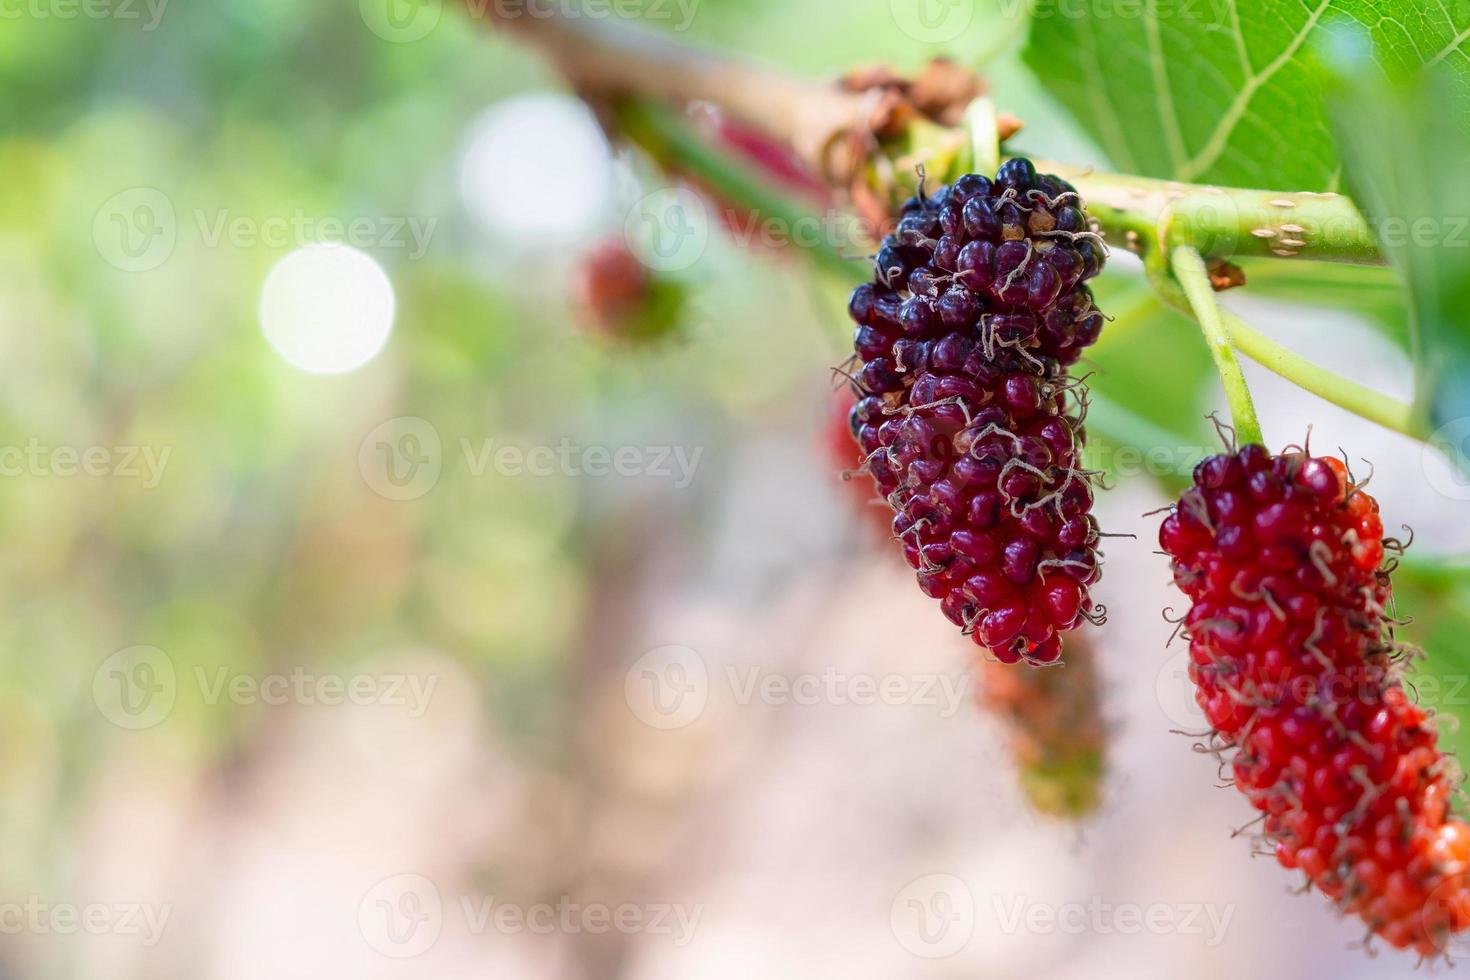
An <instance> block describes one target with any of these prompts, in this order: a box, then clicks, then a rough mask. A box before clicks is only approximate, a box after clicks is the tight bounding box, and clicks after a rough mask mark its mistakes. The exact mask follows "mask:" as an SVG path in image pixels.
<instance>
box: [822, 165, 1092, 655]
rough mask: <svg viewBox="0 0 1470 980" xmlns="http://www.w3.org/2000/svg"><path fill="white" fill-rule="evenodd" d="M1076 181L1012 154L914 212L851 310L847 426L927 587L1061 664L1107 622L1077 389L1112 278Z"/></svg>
mask: <svg viewBox="0 0 1470 980" xmlns="http://www.w3.org/2000/svg"><path fill="white" fill-rule="evenodd" d="M1102 262H1103V250H1102V246H1101V244H1100V242H1099V240H1098V237H1097V235H1096V234H1094V233H1093V232H1091V231H1089V230H1088V223H1087V218H1086V215H1085V213H1084V212H1083V210H1082V202H1081V200H1080V199H1079V198H1078V196H1077V192H1076V190H1075V189H1074V188H1072V186H1071V185H1070V184H1067V183H1066V182H1064V181H1062V180H1059V179H1058V178H1056V177H1051V176H1038V175H1037V174H1036V171H1035V169H1034V168H1033V167H1032V165H1031V164H1030V162H1029V161H1026V160H1023V159H1012V160H1009V161H1007V162H1006V163H1005V164H1003V165H1002V166H1001V168H1000V170H999V172H998V173H997V174H996V176H995V179H994V180H991V179H989V178H986V177H982V176H980V175H978V174H969V175H967V176H964V177H961V178H959V179H958V180H956V181H955V182H954V184H953V185H950V186H947V187H942V188H940V189H939V191H938V193H936V194H934V195H932V196H927V195H924V194H923V193H922V192H921V194H920V195H919V196H918V197H915V198H911V199H910V200H909V201H907V202H906V203H905V204H904V206H903V208H902V213H901V216H900V218H899V222H898V225H897V227H896V228H895V230H894V232H893V234H891V235H889V236H888V237H887V238H886V239H885V240H884V242H883V245H882V247H881V249H880V250H879V252H878V255H877V259H876V270H875V275H874V280H873V282H871V283H866V284H864V285H862V286H859V287H858V288H857V290H856V291H854V293H853V295H852V299H851V301H850V303H849V313H850V314H851V316H852V318H853V320H854V321H855V322H856V323H857V325H858V326H857V333H856V337H855V344H854V346H855V349H856V353H857V358H858V360H859V361H860V362H861V363H860V366H859V367H858V368H857V369H856V371H855V374H854V384H855V386H856V387H857V388H858V390H859V391H860V392H861V394H862V397H861V398H860V399H859V401H858V403H857V405H855V406H854V408H853V411H852V431H853V434H854V436H855V437H856V439H857V441H858V445H859V446H860V448H861V450H862V453H863V457H864V460H865V465H866V467H867V469H868V472H869V473H870V474H871V475H872V477H873V481H874V484H875V485H876V486H877V488H878V491H879V493H880V494H881V495H882V496H883V497H885V498H886V499H887V500H888V501H889V503H890V504H891V505H892V506H893V509H894V511H895V515H894V519H893V533H894V535H895V536H896V537H897V538H899V540H900V541H901V542H902V543H903V552H904V557H905V558H906V559H907V560H908V562H909V564H910V566H912V567H913V568H915V569H916V570H917V571H918V580H919V585H920V588H922V589H923V590H924V592H925V593H927V594H928V595H930V596H932V597H933V598H935V599H938V600H939V602H940V608H941V609H942V610H943V612H944V614H945V615H946V616H947V617H948V618H949V619H950V620H951V621H953V622H954V623H955V624H956V625H958V626H960V627H962V628H963V629H964V630H965V632H967V633H968V634H969V635H970V636H971V637H972V638H973V639H974V641H975V642H976V643H977V644H979V645H981V646H983V647H986V648H988V649H990V650H991V651H992V652H993V653H994V655H995V656H996V658H997V659H999V660H1001V661H1004V662H1006V663H1015V662H1017V661H1019V660H1020V659H1021V658H1023V657H1024V658H1026V659H1027V660H1029V661H1031V662H1033V663H1043V664H1045V663H1053V662H1055V661H1056V660H1057V659H1058V657H1059V656H1060V654H1061V638H1060V635H1059V634H1060V633H1061V632H1062V631H1065V630H1069V629H1072V628H1073V627H1075V626H1077V625H1078V624H1079V623H1080V622H1081V621H1082V619H1084V618H1091V617H1095V616H1096V615H1097V612H1096V610H1095V609H1094V607H1093V603H1092V600H1091V598H1090V596H1089V591H1088V590H1089V587H1090V586H1091V585H1092V584H1093V583H1094V582H1096V581H1097V578H1098V555H1097V552H1096V548H1095V546H1096V543H1097V540H1098V530H1097V525H1096V522H1095V521H1094V519H1093V517H1092V516H1091V510H1092V487H1091V484H1090V482H1089V479H1088V474H1086V473H1085V472H1084V471H1083V470H1082V469H1081V465H1080V459H1079V456H1080V451H1081V446H1082V442H1083V430H1082V417H1081V405H1082V404H1083V400H1082V399H1081V398H1077V399H1075V401H1076V402H1077V406H1076V407H1071V406H1069V405H1068V397H1067V396H1068V393H1069V392H1070V391H1071V390H1073V389H1074V388H1076V387H1077V386H1078V385H1080V382H1078V381H1075V380H1073V379H1070V378H1068V377H1067V374H1066V368H1067V367H1068V366H1069V365H1071V364H1073V363H1075V362H1076V361H1077V359H1078V358H1079V357H1080V356H1081V353H1082V351H1083V349H1084V348H1086V347H1087V346H1088V345H1089V344H1091V343H1093V342H1094V341H1095V340H1097V337H1098V333H1099V331H1100V330H1101V328H1102V322H1103V317H1102V314H1101V313H1100V312H1099V311H1098V310H1097V309H1096V308H1095V307H1094V306H1093V303H1092V294H1091V292H1090V291H1089V290H1088V288H1087V286H1086V285H1084V283H1085V281H1086V280H1088V279H1090V278H1092V277H1093V276H1095V275H1096V274H1097V273H1098V271H1099V269H1100V268H1101V266H1102Z"/></svg>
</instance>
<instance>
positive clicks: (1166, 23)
mask: <svg viewBox="0 0 1470 980" xmlns="http://www.w3.org/2000/svg"><path fill="white" fill-rule="evenodd" d="M1335 21H1347V22H1349V23H1356V24H1357V25H1360V26H1361V28H1362V29H1363V30H1364V31H1366V32H1367V33H1368V34H1369V35H1370V36H1371V38H1372V40H1373V42H1374V43H1375V44H1376V45H1377V48H1378V51H1379V57H1380V58H1381V59H1382V61H1383V62H1384V63H1385V64H1386V65H1389V66H1391V67H1393V68H1394V69H1396V70H1405V69H1409V68H1413V67H1417V66H1421V65H1424V64H1437V63H1442V64H1444V65H1446V66H1447V69H1448V70H1449V71H1452V72H1453V88H1452V90H1451V91H1450V92H1448V93H1447V95H1448V97H1450V98H1452V99H1453V100H1454V102H1455V103H1457V104H1459V105H1464V104H1466V103H1467V102H1470V60H1467V59H1465V58H1463V57H1461V58H1450V57H1449V56H1450V55H1451V54H1453V53H1455V52H1461V53H1462V54H1463V53H1464V52H1465V50H1466V45H1467V43H1470V5H1467V4H1463V3H1459V4H1454V5H1449V4H1442V3H1438V4H1427V5H1426V4H1420V3H1418V2H1416V0H1304V2H1301V3H1278V2H1272V0H1234V2H1229V3H1219V2H1204V0H1140V2H1139V3H1137V4H1122V5H1116V6H1115V5H1096V4H1089V5H1081V8H1080V9H1078V6H1077V5H1072V4H1066V5H1063V4H1062V3H1061V0H1038V2H1037V4H1036V5H1035V10H1034V12H1033V15H1032V28H1031V37H1030V42H1029V45H1028V47H1027V50H1026V53H1025V58H1026V62H1027V64H1028V65H1030V66H1031V68H1032V70H1033V71H1035V72H1036V74H1037V76H1038V77H1039V78H1040V79H1041V81H1042V83H1043V84H1044V85H1045V86H1046V87H1047V88H1048V89H1050V90H1051V92H1052V93H1053V94H1054V95H1056V96H1057V98H1058V99H1060V100H1061V101H1062V102H1063V103H1064V104H1065V105H1066V106H1067V107H1068V108H1070V109H1071V110H1072V112H1073V113H1074V114H1075V115H1076V117H1077V119H1078V120H1079V121H1080V122H1081V124H1082V126H1083V127H1084V128H1085V129H1087V130H1088V132H1090V133H1091V134H1092V135H1093V136H1094V137H1096V139H1097V140H1098V142H1099V143H1100V144H1101V145H1102V147H1103V149H1104V150H1106V151H1107V153H1108V154H1109V156H1110V157H1111V158H1112V160H1113V162H1114V164H1116V165H1117V166H1118V167H1120V168H1122V169H1124V170H1127V171H1129V172H1134V173H1140V174H1145V175H1149V176H1155V177H1173V178H1177V179H1180V180H1191V181H1201V180H1203V181H1214V182H1218V183H1223V184H1233V185H1239V186H1251V187H1260V188H1266V189H1273V188H1279V189H1282V190H1288V189H1289V190H1313V191H1321V190H1334V189H1336V187H1337V184H1338V179H1339V171H1340V163H1339V160H1338V154H1337V150H1336V148H1335V146H1334V144H1333V140H1332V134H1331V132H1330V129H1329V125H1328V119H1327V113H1326V110H1325V108H1324V106H1323V104H1322V97H1321V95H1322V92H1321V79H1320V77H1319V75H1318V73H1317V72H1316V71H1315V69H1314V64H1313V62H1314V58H1313V55H1312V53H1311V51H1310V48H1311V47H1312V46H1313V43H1314V42H1315V39H1316V37H1317V35H1319V34H1320V33H1322V32H1324V31H1326V30H1328V27H1329V25H1330V24H1332V23H1333V22H1335ZM1452 63H1453V67H1449V66H1451V64H1452Z"/></svg>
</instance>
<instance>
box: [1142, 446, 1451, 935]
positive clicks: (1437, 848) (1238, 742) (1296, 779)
mask: <svg viewBox="0 0 1470 980" xmlns="http://www.w3.org/2000/svg"><path fill="white" fill-rule="evenodd" d="M1159 542H1160V544H1161V545H1162V546H1163V549H1164V551H1165V552H1166V553H1167V554H1168V555H1169V556H1170V557H1171V558H1172V561H1173V565H1172V567H1173V573H1174V581H1175V582H1176V584H1177V585H1178V586H1179V588H1180V589H1181V590H1182V591H1183V592H1184V593H1185V595H1187V596H1188V597H1189V598H1190V600H1191V602H1192V605H1191V607H1190V609H1189V611H1188V613H1187V614H1186V615H1185V617H1184V620H1183V622H1182V624H1181V625H1182V629H1184V630H1185V631H1186V633H1187V635H1188V637H1189V644H1190V675H1191V677H1192V678H1193V680H1194V683H1195V685H1196V699H1197V700H1198V702H1199V704H1200V706H1201V708H1202V709H1203V710H1204V713H1205V716H1206V718H1207V719H1208V721H1209V723H1210V725H1211V727H1212V728H1213V733H1212V735H1211V738H1212V740H1213V742H1214V747H1216V748H1218V749H1219V750H1220V751H1221V752H1222V753H1224V752H1227V751H1228V752H1230V753H1232V757H1231V759H1230V765H1231V768H1232V770H1233V775H1234V782H1235V785H1236V787H1237V788H1238V789H1240V791H1241V792H1243V793H1244V794H1245V795H1246V796H1247V798H1249V800H1250V801H1251V803H1252V805H1253V806H1255V808H1256V809H1257V810H1259V811H1261V812H1262V814H1264V821H1265V822H1264V828H1263V833H1264V835H1265V838H1266V840H1267V841H1268V842H1269V843H1270V844H1271V845H1272V846H1273V847H1274V849H1275V853H1276V857H1277V860H1278V861H1279V862H1280V863H1281V864H1282V865H1283V866H1284V867H1287V868H1294V869H1298V870H1300V871H1302V872H1303V873H1304V874H1305V875H1306V877H1307V879H1308V881H1309V882H1310V883H1311V884H1312V885H1315V886H1316V887H1317V888H1318V889H1320V890H1321V891H1322V892H1323V893H1324V894H1326V895H1327V896H1328V897H1329V898H1330V899H1332V901H1333V902H1334V903H1336V905H1337V906H1338V908H1339V909H1341V910H1342V911H1343V912H1351V913H1353V914H1356V915H1358V916H1360V917H1362V919H1363V920H1364V921H1365V922H1366V923H1367V925H1368V928H1369V929H1370V930H1371V931H1372V932H1374V933H1377V934H1378V935H1380V936H1382V937H1383V938H1384V940H1386V941H1387V942H1388V943H1390V944H1391V945H1393V946H1395V947H1399V948H1405V947H1411V948H1413V949H1416V950H1418V951H1419V952H1420V953H1421V954H1423V955H1426V956H1432V955H1434V954H1435V953H1436V952H1439V951H1443V949H1444V943H1445V942H1446V940H1447V938H1448V937H1449V935H1450V934H1452V933H1454V932H1458V931H1460V930H1462V929H1465V928H1466V927H1467V926H1470V885H1467V883H1466V880H1465V878H1464V877H1462V876H1463V875H1464V873H1465V872H1466V871H1467V870H1470V826H1467V825H1466V824H1465V823H1463V822H1461V821H1460V820H1457V819H1455V818H1454V817H1453V816H1451V814H1450V813H1449V809H1448V807H1449V798H1450V795H1451V792H1452V791H1453V790H1454V789H1455V787H1456V784H1457V782H1458V776H1457V774H1456V772H1455V770H1454V768H1453V766H1452V765H1451V763H1450V761H1449V760H1448V759H1447V758H1446V757H1445V756H1444V755H1443V754H1442V753H1441V752H1440V751H1439V749H1438V748H1437V745H1436V734H1435V731H1434V728H1433V727H1432V725H1431V723H1430V719H1429V718H1428V717H1427V715H1426V712H1425V711H1424V710H1423V709H1421V708H1420V707H1419V706H1418V705H1416V704H1415V703H1414V702H1413V700H1412V699H1411V698H1410V697H1409V696H1408V695H1407V694H1406V693H1405V691H1404V687H1403V685H1402V682H1401V680H1400V677H1399V672H1400V670H1401V664H1402V661H1403V659H1404V652H1403V648H1402V647H1399V646H1397V645H1396V644H1395V643H1394V640H1393V631H1392V625H1393V623H1392V619H1391V617H1390V616H1389V614H1388V613H1387V612H1386V607H1387V606H1388V605H1389V603H1390V600H1391V594H1392V593H1391V586H1390V581H1389V572H1390V571H1391V570H1392V568H1393V565H1394V564H1395V558H1394V557H1393V556H1392V554H1390V555H1389V557H1388V558H1387V559H1385V551H1386V550H1387V551H1388V552H1394V551H1401V550H1402V546H1401V545H1400V544H1399V543H1398V542H1396V541H1394V540H1393V539H1385V538H1384V536H1383V522H1382V520H1381V518H1380V517H1379V511H1378V505H1377V503H1376V502H1375V501H1374V500H1373V498H1372V497H1371V496H1369V495H1368V494H1367V493H1366V492H1364V491H1363V490H1362V489H1361V487H1359V486H1357V485H1355V483H1354V481H1353V480H1352V478H1351V475H1350V474H1349V473H1348V471H1347V468H1346V466H1345V465H1344V464H1343V463H1342V462H1340V461H1338V460H1336V459H1331V458H1320V457H1313V456H1311V455H1310V454H1309V453H1308V452H1306V451H1305V450H1302V451H1289V452H1286V453H1284V454H1281V455H1277V456H1272V455H1271V454H1270V453H1268V452H1267V450H1266V449H1264V448H1263V447H1261V446H1259V445H1247V446H1245V447H1244V448H1242V449H1240V450H1239V452H1236V453H1233V454H1228V455H1219V456H1213V457H1211V458H1209V459H1207V460H1205V461H1204V462H1202V463H1201V464H1200V465H1199V466H1198V467H1197V468H1196V470H1195V473H1194V486H1193V487H1191V488H1190V489H1188V490H1186V491H1185V492H1184V494H1183V496H1182V497H1181V498H1180V500H1179V502H1178V504H1177V505H1176V506H1174V507H1173V508H1171V512H1170V514H1169V515H1168V517H1166V518H1165V519H1164V521H1163V525H1162V527H1161V528H1160V531H1159ZM1222 758H1223V755H1222Z"/></svg>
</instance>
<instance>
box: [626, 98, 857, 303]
mask: <svg viewBox="0 0 1470 980" xmlns="http://www.w3.org/2000/svg"><path fill="white" fill-rule="evenodd" d="M613 114H614V118H615V121H616V123H617V126H618V130H619V132H621V133H622V134H623V135H624V136H626V137H627V138H628V139H630V140H632V141H633V142H634V143H637V144H638V145H639V146H640V147H642V148H643V150H644V151H645V152H647V153H648V154H649V155H650V156H652V157H653V158H654V159H655V160H657V161H658V162H659V163H660V165H662V166H666V167H669V168H671V169H673V170H676V171H679V172H682V173H686V174H689V175H691V176H695V177H697V178H698V179H699V181H700V182H701V183H702V184H703V185H705V186H706V187H707V188H709V189H710V190H711V191H713V192H715V193H716V194H718V195H720V196H721V197H723V198H725V199H727V200H728V201H730V202H732V203H734V204H736V205H738V206H739V207H741V208H744V209H746V210H749V211H750V212H752V213H753V214H755V215H756V216H757V217H758V218H759V219H760V220H762V221H770V222H773V223H775V224H776V225H777V226H779V227H781V228H783V229H785V230H786V231H787V232H788V233H790V232H794V231H795V229H798V228H803V227H809V228H816V229H822V230H823V232H824V233H822V234H817V235H815V236H812V238H813V240H812V241H811V242H809V243H807V242H803V243H802V246H803V248H804V249H805V251H807V252H808V253H809V254H810V255H811V257H812V259H813V260H814V261H815V262H816V263H817V264H818V265H820V266H822V267H823V268H824V269H826V270H827V271H829V272H833V273H835V274H837V275H839V276H841V277H843V278H844V279H847V280H850V281H853V282H857V281H860V280H861V279H862V278H863V277H864V273H865V272H866V268H865V266H864V263H863V261H862V259H861V257H860V256H859V255H858V254H857V253H858V252H859V251H860V249H861V248H863V247H864V246H863V244H862V243H860V242H859V241H858V240H857V237H856V236H854V240H853V241H852V242H851V243H850V247H851V250H852V252H853V253H854V254H853V255H851V256H847V255H844V254H843V253H842V252H841V251H840V250H839V248H838V245H837V242H836V241H835V240H834V238H835V237H836V236H833V235H830V234H826V233H825V232H826V230H827V229H828V227H829V223H828V222H827V221H825V220H824V218H823V217H821V216H818V215H815V214H812V213H811V212H810V211H808V210H807V209H806V208H804V207H803V206H802V205H800V204H798V203H796V202H795V201H792V200H791V199H790V198H788V197H786V196H785V195H783V194H780V193H778V192H776V191H773V190H771V188H770V186H769V185H768V183H767V182H766V181H765V180H764V179H762V177H761V176H760V175H759V174H757V173H756V172H755V171H754V170H752V169H750V168H748V167H746V166H744V165H742V164H740V163H738V162H736V161H735V160H733V159H731V158H730V157H729V156H728V155H727V154H725V153H721V152H720V151H718V150H716V149H714V148H712V147H711V146H709V145H708V144H707V143H706V142H705V141H704V140H703V139H701V138H700V137H699V136H698V135H697V134H696V133H695V132H694V131H693V129H691V128H690V126H689V125H688V123H686V122H685V121H684V120H683V119H682V118H681V117H680V116H679V115H678V114H677V113H675V112H673V111H672V110H670V109H669V108H667V107H666V106H663V105H661V104H659V103H657V102H650V101H648V100H646V99H625V100H622V101H621V102H619V103H618V104H617V106H616V107H615V109H614V111H613ZM854 228H855V226H854Z"/></svg>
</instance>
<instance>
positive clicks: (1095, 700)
mask: <svg viewBox="0 0 1470 980" xmlns="http://www.w3.org/2000/svg"><path fill="white" fill-rule="evenodd" d="M976 672H977V681H978V687H977V693H976V701H977V702H978V703H979V704H980V706H981V707H982V708H985V709H987V710H988V711H990V712H991V713H993V714H994V715H996V716H997V717H998V718H1000V720H1001V721H1002V722H1003V723H1004V724H1005V726H1006V729H1007V732H1008V734H1009V736H1010V744H1011V751H1012V755H1013V756H1014V758H1015V761H1016V768H1017V770H1018V772H1019V775H1020V779H1021V791H1022V792H1023V793H1025V795H1026V799H1027V800H1029V801H1030V803H1031V805H1032V806H1033V807H1035V808H1036V809H1037V810H1039V811H1040V812H1042V813H1046V814H1050V815H1051V816H1055V817H1065V818H1069V819H1077V818H1080V817H1084V816H1086V815H1088V814H1089V813H1091V812H1092V811H1093V810H1095V809H1096V808H1097V805H1098V803H1099V802H1100V800H1101V796H1102V780H1103V769H1104V763H1105V757H1106V752H1107V735H1108V731H1107V725H1106V723H1105V721H1104V719H1103V714H1102V692H1101V684H1100V683H1099V680H1098V671H1097V656H1096V652H1095V650H1094V649H1093V647H1092V644H1090V643H1087V642H1079V640H1068V641H1067V663H1066V665H1065V666H1063V667H1061V668H1060V669H1058V670H1012V669H1010V668H1009V667H1007V666H1006V665H1005V664H1002V663H1000V662H999V661H996V660H989V659H981V660H980V662H979V663H978V664H977V665H976Z"/></svg>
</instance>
